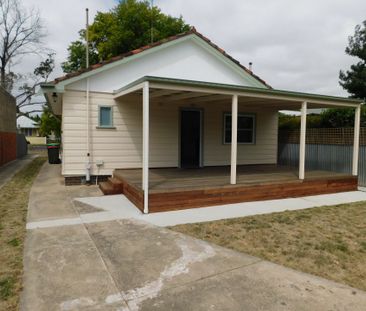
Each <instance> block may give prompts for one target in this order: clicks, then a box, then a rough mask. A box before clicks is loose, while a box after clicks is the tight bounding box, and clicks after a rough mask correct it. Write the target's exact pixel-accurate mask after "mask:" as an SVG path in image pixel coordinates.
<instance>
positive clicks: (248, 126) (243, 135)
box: [224, 113, 255, 144]
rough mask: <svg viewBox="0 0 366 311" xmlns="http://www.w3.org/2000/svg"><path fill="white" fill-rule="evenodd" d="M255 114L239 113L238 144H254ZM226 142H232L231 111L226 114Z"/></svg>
mask: <svg viewBox="0 0 366 311" xmlns="http://www.w3.org/2000/svg"><path fill="white" fill-rule="evenodd" d="M254 129H255V115H253V114H238V144H254V142H255V139H254V138H255V130H254ZM224 144H231V113H225V114H224Z"/></svg>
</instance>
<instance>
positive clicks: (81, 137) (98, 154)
mask: <svg viewBox="0 0 366 311" xmlns="http://www.w3.org/2000/svg"><path fill="white" fill-rule="evenodd" d="M104 105H106V106H112V107H113V126H114V127H115V128H114V129H98V128H97V125H98V106H104ZM185 107H187V108H188V107H191V106H185V105H184V102H180V103H176V102H174V103H164V104H158V103H151V106H150V167H176V166H178V165H179V114H180V110H181V108H185ZM194 108H201V109H202V110H203V116H204V120H203V125H204V128H203V164H204V165H205V166H213V165H229V164H230V145H224V144H223V113H224V112H230V109H231V102H229V101H228V103H224V104H217V103H204V104H202V105H200V104H196V105H195V106H194ZM240 112H246V113H254V114H255V115H256V142H255V144H253V145H238V164H261V163H276V160H277V119H278V118H277V111H274V110H260V109H251V110H247V109H245V106H244V105H241V104H240V103H239V113H240ZM141 116H142V100H139V101H136V102H123V101H114V100H113V96H112V94H108V93H90V147H91V161H92V164H93V166H92V172H91V173H92V175H96V174H100V175H110V174H112V172H113V170H114V169H116V168H138V167H141V161H142V156H141V150H142V117H141ZM62 129H63V135H62V136H63V164H62V173H63V175H65V176H72V175H84V174H85V162H86V159H87V158H86V153H87V151H86V150H87V145H86V141H87V138H86V96H85V92H79V91H66V92H65V93H64V96H63V124H62ZM98 160H102V161H103V162H104V165H103V166H102V167H101V168H100V171H99V172H98V169H97V167H96V165H95V163H96V161H98Z"/></svg>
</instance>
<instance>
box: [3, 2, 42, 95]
mask: <svg viewBox="0 0 366 311" xmlns="http://www.w3.org/2000/svg"><path fill="white" fill-rule="evenodd" d="M43 37H44V33H43V27H42V24H41V20H40V16H39V13H38V12H37V11H35V10H33V9H32V10H30V11H27V10H25V9H24V8H23V7H22V5H21V3H20V2H19V0H0V85H2V86H3V87H4V88H5V89H6V90H8V91H11V87H12V86H13V83H14V78H15V77H16V76H17V75H16V74H14V73H13V72H12V71H11V66H14V65H15V64H16V62H17V61H19V59H20V57H21V56H24V55H26V54H31V53H38V52H39V51H40V46H41V43H42V42H41V41H42V38H43Z"/></svg>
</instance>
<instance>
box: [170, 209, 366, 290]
mask: <svg viewBox="0 0 366 311" xmlns="http://www.w3.org/2000/svg"><path fill="white" fill-rule="evenodd" d="M171 229H173V230H176V231H179V232H182V233H185V234H188V235H192V236H194V237H197V238H199V239H202V240H205V241H209V242H213V243H216V244H218V245H221V246H224V247H228V248H231V249H234V250H236V251H240V252H245V253H248V254H251V255H254V256H258V257H261V258H264V259H267V260H270V261H273V262H276V263H279V264H282V265H285V266H288V267H291V268H294V269H298V270H302V271H304V272H308V273H312V274H316V275H318V276H321V277H325V278H328V279H332V280H334V281H338V282H342V283H345V284H348V285H350V286H354V287H357V288H360V289H363V290H366V202H360V203H352V204H342V205H337V206H325V207H318V208H312V209H306V210H298V211H288V212H281V213H273V214H268V215H258V216H251V217H243V218H236V219H231V220H220V221H213V222H207V223H200V224H188V225H178V226H175V227H172V228H171Z"/></svg>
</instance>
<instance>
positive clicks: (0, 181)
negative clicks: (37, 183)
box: [0, 154, 37, 188]
mask: <svg viewBox="0 0 366 311" xmlns="http://www.w3.org/2000/svg"><path fill="white" fill-rule="evenodd" d="M35 157H37V155H30V154H28V155H26V156H24V157H22V158H20V159H16V160H14V161H11V162H9V163H6V164H5V165H3V166H1V167H0V188H2V187H3V186H4V185H5V184H6V183H7V182H8V181H9V180H10V179H11V178H12V177H13V176H14V175H15V174H16V173H18V172H19V171H20V170H21V169H22V168H23V167H25V166H26V165H27V164H29V163H30V162H32V160H33V159H34V158H35Z"/></svg>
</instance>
